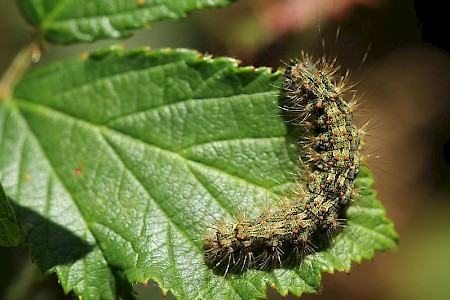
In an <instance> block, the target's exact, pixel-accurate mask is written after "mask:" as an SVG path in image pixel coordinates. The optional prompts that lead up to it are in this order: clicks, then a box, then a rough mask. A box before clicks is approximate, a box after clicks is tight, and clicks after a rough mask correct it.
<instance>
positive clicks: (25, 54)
mask: <svg viewBox="0 0 450 300" xmlns="http://www.w3.org/2000/svg"><path fill="white" fill-rule="evenodd" d="M39 57H40V47H39V44H38V43H36V42H31V43H30V44H28V45H26V46H25V47H23V48H22V49H21V50H20V52H19V53H18V54H17V55H16V57H15V58H14V60H13V61H12V63H11V65H10V66H9V67H8V69H7V70H6V72H5V74H3V77H2V78H1V80H0V102H1V101H3V100H4V99H6V98H8V97H9V96H11V93H12V90H13V89H14V86H15V85H16V83H17V82H18V81H19V80H20V78H21V77H22V75H23V74H24V73H25V72H26V71H27V70H28V68H29V67H30V64H31V62H32V61H36V60H38V58H39Z"/></svg>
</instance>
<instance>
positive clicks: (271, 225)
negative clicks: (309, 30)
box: [205, 54, 361, 274]
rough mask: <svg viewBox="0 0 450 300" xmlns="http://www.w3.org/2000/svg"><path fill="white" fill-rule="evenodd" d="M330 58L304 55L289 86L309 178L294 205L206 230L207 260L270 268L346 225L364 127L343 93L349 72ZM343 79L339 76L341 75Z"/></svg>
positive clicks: (228, 267) (237, 268)
mask: <svg viewBox="0 0 450 300" xmlns="http://www.w3.org/2000/svg"><path fill="white" fill-rule="evenodd" d="M337 70H338V68H337V67H335V66H334V63H333V62H332V63H328V62H327V61H326V60H325V59H319V60H314V59H313V58H312V57H310V56H308V55H305V54H302V59H301V60H299V61H295V62H292V63H291V64H290V65H289V67H288V68H287V70H286V72H285V75H284V80H283V89H284V92H285V95H286V96H287V99H288V101H289V109H288V110H289V112H290V113H292V114H294V115H295V119H296V121H295V126H298V127H299V128H301V129H302V130H304V131H305V132H306V136H307V139H306V140H305V141H302V145H303V148H304V154H302V160H303V161H304V164H305V166H306V170H307V171H306V172H307V173H308V180H307V182H306V184H304V183H299V191H297V192H296V195H297V196H296V198H295V199H291V200H290V203H291V204H290V205H287V206H286V207H285V208H283V209H279V210H277V211H274V212H270V213H265V214H262V215H260V216H259V217H257V218H256V219H253V220H242V221H239V222H237V223H235V224H225V225H220V226H218V227H217V229H216V231H215V232H214V233H212V234H209V235H207V236H206V238H205V250H206V262H207V263H208V264H209V265H211V266H212V267H213V268H217V269H220V270H223V272H224V273H225V274H227V273H228V272H244V271H245V270H247V269H249V268H254V269H260V270H269V269H272V268H276V267H279V266H285V265H289V264H291V263H294V264H295V263H296V262H297V261H299V260H301V259H302V258H303V257H304V256H305V255H306V254H308V253H311V252H313V251H314V248H315V245H314V238H315V236H317V235H319V234H323V233H326V234H328V233H330V232H332V231H334V230H336V229H337V228H339V227H340V223H339V218H338V216H339V215H340V213H341V212H342V209H344V208H345V207H346V206H347V204H348V203H349V201H350V200H351V199H352V198H354V197H355V194H356V193H355V192H354V183H353V182H354V179H355V177H356V175H357V173H358V170H359V165H360V153H359V150H360V145H361V134H360V133H359V132H358V130H357V129H356V126H355V125H354V123H353V117H352V111H351V108H350V107H349V105H348V104H347V102H346V101H344V99H343V97H342V95H343V94H344V93H345V92H346V91H347V90H348V89H347V88H346V87H345V77H344V79H341V80H340V81H337V80H336V78H334V75H335V73H336V72H337ZM336 82H338V83H336Z"/></svg>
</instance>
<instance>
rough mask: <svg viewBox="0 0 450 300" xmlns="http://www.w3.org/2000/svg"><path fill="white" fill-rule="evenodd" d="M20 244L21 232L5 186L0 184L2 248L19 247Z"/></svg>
mask: <svg viewBox="0 0 450 300" xmlns="http://www.w3.org/2000/svg"><path fill="white" fill-rule="evenodd" d="M19 243H20V231H19V226H18V224H17V221H16V214H15V213H14V210H13V208H12V207H11V204H10V203H9V200H8V198H7V197H6V194H5V191H4V190H3V186H2V185H1V184H0V246H3V247H8V246H17V245H19Z"/></svg>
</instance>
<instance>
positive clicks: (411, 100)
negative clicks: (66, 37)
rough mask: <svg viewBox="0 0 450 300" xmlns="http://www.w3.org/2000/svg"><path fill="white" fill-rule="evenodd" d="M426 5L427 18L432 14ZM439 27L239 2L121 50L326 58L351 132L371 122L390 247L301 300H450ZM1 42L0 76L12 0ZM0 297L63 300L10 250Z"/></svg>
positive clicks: (392, 17) (402, 15)
mask: <svg viewBox="0 0 450 300" xmlns="http://www.w3.org/2000/svg"><path fill="white" fill-rule="evenodd" d="M431 5H434V6H435V7H434V11H435V12H434V13H433V14H436V11H437V10H439V8H438V7H436V6H437V4H430V6H431ZM441 9H443V8H441ZM444 21H445V18H439V17H438V16H433V17H430V14H428V13H426V10H425V8H424V5H422V4H419V3H418V1H417V2H413V1H412V0H408V1H407V0H390V1H389V0H385V1H382V0H284V1H281V0H280V1H277V0H241V1H239V2H238V3H236V4H235V5H232V6H231V7H229V8H226V9H220V10H204V11H199V12H195V13H193V14H192V15H190V16H189V17H188V18H186V19H184V20H182V21H179V22H158V23H154V24H152V27H151V28H150V29H146V30H140V31H137V32H136V33H135V34H134V35H133V37H132V38H130V39H127V40H124V41H120V42H121V43H124V44H125V45H126V47H127V48H134V47H140V46H151V47H152V48H154V49H157V48H165V47H172V48H175V47H184V48H193V49H197V50H198V51H200V52H203V53H210V54H213V55H214V56H221V55H226V56H232V57H236V58H238V59H240V60H241V61H242V64H243V65H255V66H272V67H274V68H278V67H282V66H283V61H285V62H286V61H289V60H290V59H292V58H295V57H298V56H299V54H300V51H301V50H305V51H306V52H308V53H313V54H316V55H327V56H329V57H334V56H337V57H338V62H339V63H340V65H341V66H342V68H343V69H344V70H346V69H351V71H352V78H353V80H355V81H358V82H360V83H359V85H358V86H357V88H358V90H359V92H360V93H363V94H364V96H363V99H364V101H362V102H361V107H360V109H359V110H358V112H357V117H358V123H359V124H364V123H365V122H366V121H367V120H370V123H369V125H368V137H367V147H366V148H367V149H366V150H365V153H366V155H368V158H367V164H368V165H369V167H370V168H371V170H372V171H373V172H374V176H375V180H376V186H375V188H376V190H377V191H378V195H379V199H380V201H381V202H382V203H383V204H384V206H385V207H386V210H387V212H388V216H389V217H390V218H391V219H392V220H393V221H394V223H395V224H396V230H397V231H398V232H399V234H400V247H399V250H398V251H397V252H390V253H377V254H376V255H375V259H374V260H373V261H364V262H362V263H361V265H356V264H355V265H354V266H353V268H352V271H351V272H350V273H349V274H346V273H336V274H334V275H329V274H324V280H323V284H322V286H323V291H322V292H321V293H320V294H319V295H305V296H304V297H302V298H303V299H408V300H411V299H412V300H413V299H450V230H449V229H450V217H449V216H450V197H449V195H450V158H449V157H450V154H447V153H445V150H444V149H445V145H447V147H450V84H449V83H450V56H449V52H448V50H449V49H448V48H447V49H444V47H445V40H446V39H447V38H448V37H447V36H446V35H445V33H444V34H442V33H439V30H445V29H446V28H448V25H447V27H442V26H440V25H439V24H438V23H437V22H444ZM318 23H319V24H320V31H319V29H318V28H319V26H318V25H317V24H318ZM0 32H1V36H0V73H1V74H2V73H3V72H4V71H5V70H6V68H7V67H8V65H9V63H10V62H11V60H12V59H13V58H14V56H15V54H17V52H18V51H19V50H20V49H21V48H22V47H23V46H24V45H25V44H26V43H27V41H29V39H30V33H31V28H29V27H28V25H27V24H26V23H25V22H24V21H23V19H22V18H21V15H20V12H19V11H18V9H17V8H16V5H15V2H14V1H13V0H0ZM337 32H339V36H338V37H337V38H336V33H337ZM322 40H323V41H324V43H322ZM112 43H117V41H111V40H110V41H101V42H97V43H94V44H80V45H75V46H55V45H51V44H46V45H45V48H44V52H43V56H42V59H41V61H40V62H39V63H38V64H37V65H44V64H47V63H50V62H52V61H55V60H59V59H62V58H66V57H71V56H75V55H80V54H81V53H82V52H86V51H91V50H94V49H97V48H100V47H103V46H106V45H110V44H112ZM369 48H370V49H369ZM366 54H367V59H366V60H365V61H364V62H363V60H364V57H365V55H366ZM447 150H449V148H447ZM135 289H136V291H137V292H138V295H139V298H140V299H164V297H163V295H162V293H161V291H160V290H159V289H158V287H157V286H156V284H155V283H154V282H149V284H148V286H147V287H144V286H143V285H136V287H135ZM268 293H269V294H268V298H269V299H280V298H281V297H280V296H279V295H277V293H276V292H274V291H270V289H269V291H268ZM0 297H1V298H2V299H8V300H9V299H71V298H74V297H72V296H64V294H63V292H62V289H61V288H60V287H59V286H58V284H57V280H56V276H54V275H50V276H46V277H43V276H42V275H41V274H40V272H39V271H38V270H37V269H36V267H35V266H34V265H33V264H32V263H31V262H30V260H29V258H28V253H26V252H25V251H24V250H20V249H10V248H0ZM166 298H167V299H172V298H173V297H172V296H171V295H167V297H166ZM287 299H294V297H292V296H288V297H287Z"/></svg>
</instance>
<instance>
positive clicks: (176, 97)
mask: <svg viewBox="0 0 450 300" xmlns="http://www.w3.org/2000/svg"><path fill="white" fill-rule="evenodd" d="M281 77H282V74H281V73H279V72H277V73H274V74H273V73H271V71H270V69H268V68H260V69H254V68H252V67H244V68H238V67H237V63H236V61H235V60H233V59H230V58H216V59H211V58H210V57H201V56H199V54H198V53H196V52H193V51H189V50H162V51H155V52H147V51H145V50H140V49H138V50H133V51H128V52H123V51H121V50H118V49H114V48H111V49H104V50H100V51H98V52H96V53H94V54H91V55H90V57H89V59H85V60H83V59H73V60H69V61H64V62H61V63H57V64H53V65H51V66H47V67H43V68H40V69H36V70H34V71H33V72H31V73H30V74H28V75H27V76H25V77H24V78H23V79H22V81H21V82H20V83H19V85H18V86H17V87H16V90H15V93H14V97H13V98H12V99H9V100H8V101H6V102H4V103H2V105H1V110H0V120H1V122H2V123H1V124H3V128H4V131H3V133H2V136H1V143H0V145H1V147H0V170H1V172H2V173H1V174H0V175H2V178H3V180H4V182H6V183H7V184H5V186H7V189H6V191H7V193H8V194H9V195H11V196H12V197H13V198H14V200H15V202H16V204H17V205H18V206H20V207H22V210H23V211H24V212H23V213H22V214H20V216H21V218H20V222H21V224H22V222H23V224H25V225H26V224H29V225H27V226H25V227H26V228H28V229H29V230H28V231H26V234H25V239H26V240H27V242H28V245H29V247H30V248H31V249H32V250H33V253H34V256H35V258H36V261H37V263H38V264H39V265H40V267H41V268H42V269H43V270H44V271H46V270H54V271H56V272H57V273H58V277H59V278H60V280H61V283H62V285H63V287H64V288H65V290H66V291H67V290H70V289H74V290H75V292H76V294H77V295H81V296H83V299H90V298H95V295H96V293H98V295H102V297H104V298H113V297H114V295H115V293H116V288H115V287H116V286H118V284H123V281H121V280H119V279H118V278H125V279H126V280H127V281H129V282H130V283H132V282H136V281H138V282H146V281H147V280H148V279H154V280H155V281H156V282H158V284H159V285H160V286H161V288H162V289H163V291H167V290H170V291H171V292H172V293H173V294H174V295H175V296H177V297H178V298H180V299H197V298H203V299H254V298H257V297H263V296H264V295H265V289H266V284H270V285H273V286H274V287H275V288H277V289H278V290H279V291H280V293H281V294H283V295H286V294H287V293H288V292H289V291H291V292H292V293H294V294H296V295H300V294H301V293H303V292H315V291H317V290H318V289H319V287H320V272H322V271H328V272H332V271H333V270H334V269H338V270H348V269H349V268H350V264H351V261H360V260H361V259H363V258H371V257H372V256H373V251H374V250H386V249H393V248H395V247H396V234H395V232H394V231H393V225H392V223H391V222H390V221H388V220H387V219H386V217H385V212H384V210H383V208H382V206H381V205H380V204H379V203H378V201H377V200H376V199H375V193H374V192H373V191H372V190H371V189H370V188H369V187H370V185H371V184H372V180H371V178H370V175H369V174H368V173H367V171H365V170H364V169H363V170H362V171H361V175H360V176H359V177H358V179H357V183H356V184H357V186H358V189H360V190H361V191H362V195H361V197H360V198H358V203H357V204H356V205H357V207H351V208H350V209H349V212H348V219H349V220H348V226H346V227H345V229H344V230H343V231H342V233H340V234H339V235H338V236H337V238H336V239H335V242H334V243H333V246H332V247H331V248H330V249H329V250H327V251H324V252H318V253H316V254H314V255H310V256H308V257H307V259H305V260H304V261H303V263H302V264H301V265H300V266H299V267H298V268H295V269H291V270H286V269H277V270H275V271H273V272H261V271H255V270H251V271H249V272H246V273H245V274H244V275H242V276H237V275H232V276H227V277H223V276H220V275H216V274H215V273H214V272H213V271H212V270H211V269H209V268H208V267H207V266H206V265H205V262H204V255H205V253H204V250H203V236H204V234H205V232H206V231H208V230H211V229H212V228H213V227H214V226H215V224H217V222H218V220H223V219H225V220H228V221H232V220H233V216H237V215H239V214H242V213H245V214H246V215H247V216H256V215H258V214H259V213H260V212H261V211H262V209H263V208H264V207H267V206H274V205H276V203H277V202H279V197H280V191H281V190H283V189H286V188H292V187H293V186H294V185H295V184H294V181H295V178H294V174H296V172H297V171H296V170H297V165H298V153H297V149H296V146H295V144H296V143H295V140H293V139H292V138H290V137H289V136H288V133H287V128H286V123H285V121H284V120H283V118H282V117H281V115H280V110H279V109H278V106H277V105H278V94H279V88H278V86H280V83H281ZM4 124H8V126H4ZM25 175H28V176H29V180H28V181H24V180H23V178H24V176H25ZM29 215H32V216H34V217H32V218H31V220H30V219H29V218H28V216H29ZM67 244H70V245H74V246H73V248H74V250H73V251H72V252H71V253H69V254H67V253H66V252H65V251H66V250H67V249H65V247H66V245H67ZM59 260H62V261H63V262H64V263H61V262H59ZM118 273H119V274H121V275H122V276H117V275H116V274H118Z"/></svg>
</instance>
